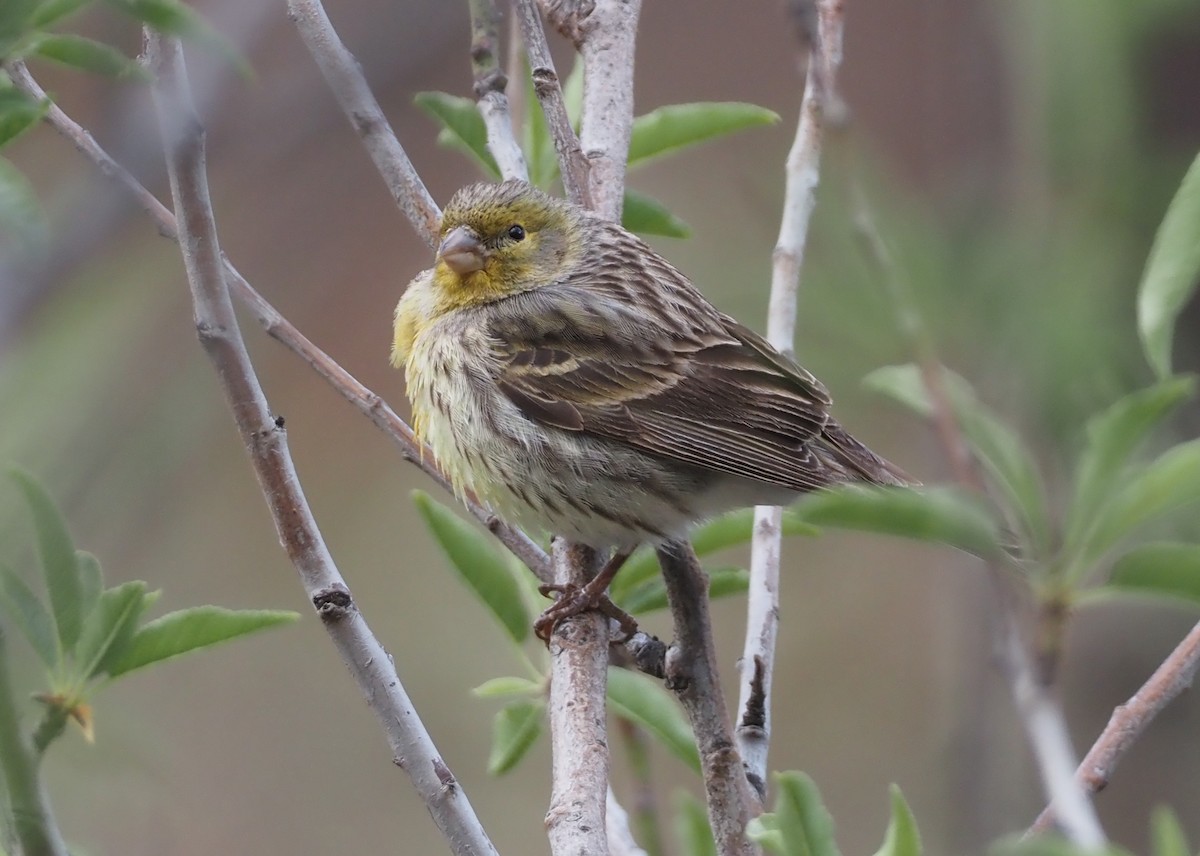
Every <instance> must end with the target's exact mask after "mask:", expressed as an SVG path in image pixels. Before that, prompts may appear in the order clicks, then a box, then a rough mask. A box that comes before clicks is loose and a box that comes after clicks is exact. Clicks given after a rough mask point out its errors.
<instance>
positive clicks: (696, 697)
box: [658, 542, 762, 856]
mask: <svg viewBox="0 0 1200 856" xmlns="http://www.w3.org/2000/svg"><path fill="white" fill-rule="evenodd" d="M658 561H659V564H660V565H661V566H662V572H663V580H664V582H665V583H666V586H667V599H668V600H669V601H670V604H671V619H672V622H673V624H674V629H675V644H674V645H673V646H672V647H671V648H670V650H669V651H668V652H667V682H666V683H667V688H668V689H671V690H674V691H675V693H676V695H677V696H678V697H679V701H680V703H681V704H682V705H683V709H684V711H685V712H686V713H687V717H688V721H689V722H691V725H692V732H693V733H694V734H695V736H696V748H697V749H698V750H699V752H700V769H701V772H702V774H703V777H704V791H705V797H706V802H707V805H708V822H709V824H710V825H711V826H712V831H713V836H714V838H715V839H716V842H717V852H718V853H719V854H721V856H735V855H736V856H751V854H757V853H758V852H759V851H758V848H757V847H756V846H755V845H754V844H752V843H751V842H750V841H749V840H747V839H746V837H745V830H746V824H747V823H749V822H750V818H752V817H754V816H756V815H758V814H760V813H762V804H761V802H760V801H759V800H758V799H757V797H756V796H755V794H754V792H753V791H752V790H751V788H750V783H749V781H748V780H747V778H746V772H745V769H744V768H743V766H742V758H741V755H740V754H739V753H738V749H737V745H736V744H735V743H734V739H733V729H732V727H731V725H730V722H729V714H728V712H727V711H726V709H725V699H724V695H723V693H722V692H721V683H720V678H719V677H718V675H717V655H716V650H715V648H714V646H713V632H712V620H711V618H710V617H709V611H708V577H707V575H706V574H705V573H704V569H703V568H701V567H700V560H699V559H697V558H696V553H695V551H694V550H692V548H691V545H689V544H687V543H685V542H668V543H666V544H664V545H663V546H661V547H659V548H658Z"/></svg>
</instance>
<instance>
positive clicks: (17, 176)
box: [0, 95, 49, 250]
mask: <svg viewBox="0 0 1200 856" xmlns="http://www.w3.org/2000/svg"><path fill="white" fill-rule="evenodd" d="M2 99H3V96H2V95H0V100H2ZM3 121H4V120H3V118H2V117H0V125H2V124H3ZM2 133H3V131H2V130H0V134H2ZM0 145H2V144H0ZM48 234H49V229H48V227H47V224H46V214H45V212H44V211H43V210H42V206H41V204H40V203H39V202H38V198H37V192H36V191H35V190H34V189H33V185H32V184H30V183H29V179H27V178H26V177H25V176H24V175H23V174H22V173H21V171H20V170H19V169H17V168H16V167H15V166H14V165H13V164H12V163H11V162H9V161H8V160H6V159H4V158H0V235H4V236H8V237H11V238H12V239H13V240H14V241H19V242H20V243H21V244H23V245H24V246H25V247H26V248H27V249H34V250H37V249H41V248H43V247H45V245H46V238H47V235H48Z"/></svg>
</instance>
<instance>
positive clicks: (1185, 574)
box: [1108, 542, 1200, 603]
mask: <svg viewBox="0 0 1200 856" xmlns="http://www.w3.org/2000/svg"><path fill="white" fill-rule="evenodd" d="M1108 585H1109V586H1110V587H1112V588H1114V589H1116V590H1117V591H1119V592H1134V593H1139V594H1152V595H1163V596H1166V597H1171V598H1179V599H1182V600H1189V601H1192V602H1194V603H1200V545H1198V544H1178V543H1169V542H1156V543H1152V544H1144V545H1142V546H1140V547H1136V548H1134V549H1133V550H1130V551H1129V552H1128V553H1126V554H1125V555H1124V556H1122V557H1121V558H1119V559H1118V560H1117V561H1116V563H1115V564H1114V565H1113V568H1112V574H1111V575H1110V577H1109V581H1108Z"/></svg>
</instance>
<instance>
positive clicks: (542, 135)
mask: <svg viewBox="0 0 1200 856" xmlns="http://www.w3.org/2000/svg"><path fill="white" fill-rule="evenodd" d="M524 79H525V134H524V139H525V163H526V165H527V166H528V167H529V181H530V183H531V184H533V185H534V186H536V187H540V188H541V189H542V190H547V189H549V187H550V184H551V183H552V182H553V181H554V179H555V178H556V177H557V176H558V153H557V152H555V151H554V141H553V140H552V139H551V137H550V128H549V126H547V124H546V116H545V114H544V113H542V104H541V101H539V100H538V97H537V92H535V91H534V89H533V76H532V75H531V74H530V73H529V67H528V66H525V74H524Z"/></svg>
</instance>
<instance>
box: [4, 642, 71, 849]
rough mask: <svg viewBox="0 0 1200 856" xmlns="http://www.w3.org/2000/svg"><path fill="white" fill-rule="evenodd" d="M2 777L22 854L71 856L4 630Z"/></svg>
mask: <svg viewBox="0 0 1200 856" xmlns="http://www.w3.org/2000/svg"><path fill="white" fill-rule="evenodd" d="M0 773H2V774H3V777H4V779H3V782H4V787H3V788H0V799H2V798H6V801H7V803H8V805H7V806H6V807H5V808H6V809H7V811H5V812H4V814H6V815H7V816H8V819H9V820H11V821H12V828H11V829H10V830H9V832H10V833H11V834H12V836H13V841H12V842H9V841H5V842H3V844H4V845H5V846H8V845H9V844H16V845H17V846H18V848H19V850H18V852H20V853H27V854H37V856H67V845H66V843H65V842H64V841H63V837H62V832H61V831H59V828H58V824H57V823H56V822H55V820H54V812H53V811H52V810H51V808H50V796H49V794H47V793H46V786H45V783H44V782H43V781H42V776H41V771H40V770H39V768H38V756H37V753H35V752H34V750H33V746H32V745H31V744H30V741H29V739H28V737H27V736H26V735H25V734H23V733H22V731H21V714H20V712H19V710H18V707H17V696H16V693H15V692H14V691H13V685H12V675H11V674H10V673H9V670H8V640H7V638H6V637H5V635H4V627H3V626H0Z"/></svg>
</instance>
